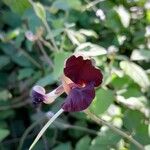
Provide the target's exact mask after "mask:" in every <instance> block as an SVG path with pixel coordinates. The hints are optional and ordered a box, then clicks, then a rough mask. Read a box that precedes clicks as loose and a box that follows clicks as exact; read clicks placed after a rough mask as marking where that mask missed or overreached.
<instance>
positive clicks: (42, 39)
mask: <svg viewBox="0 0 150 150" xmlns="http://www.w3.org/2000/svg"><path fill="white" fill-rule="evenodd" d="M39 40H40V41H41V42H42V43H43V45H44V46H46V47H47V48H48V49H50V50H51V51H54V50H53V49H54V48H53V46H52V45H51V44H50V42H47V41H46V40H44V38H42V37H41V38H39ZM51 51H50V52H51Z"/></svg>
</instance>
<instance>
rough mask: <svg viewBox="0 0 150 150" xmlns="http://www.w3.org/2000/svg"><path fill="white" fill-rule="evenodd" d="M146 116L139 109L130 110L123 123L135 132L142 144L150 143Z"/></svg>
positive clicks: (135, 136) (136, 137)
mask: <svg viewBox="0 0 150 150" xmlns="http://www.w3.org/2000/svg"><path fill="white" fill-rule="evenodd" d="M144 120H145V118H144V115H143V114H142V113H140V112H139V111H137V110H128V111H127V112H126V113H125V114H124V118H123V124H124V126H125V128H126V129H127V130H128V131H130V132H131V133H133V132H134V138H135V139H137V140H138V141H139V142H140V143H142V144H144V145H145V144H149V141H150V135H148V134H149V133H148V125H147V124H146V123H145V122H144Z"/></svg>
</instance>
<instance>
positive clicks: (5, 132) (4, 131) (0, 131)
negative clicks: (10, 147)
mask: <svg viewBox="0 0 150 150" xmlns="http://www.w3.org/2000/svg"><path fill="white" fill-rule="evenodd" d="M9 133H10V132H9V130H7V129H0V142H1V141H2V140H4V139H5V138H6V137H7V136H8V135H9Z"/></svg>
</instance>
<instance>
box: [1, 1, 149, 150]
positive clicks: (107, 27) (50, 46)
mask: <svg viewBox="0 0 150 150" xmlns="http://www.w3.org/2000/svg"><path fill="white" fill-rule="evenodd" d="M37 2H40V3H37ZM149 23H150V2H149V1H146V0H120V1H119V0H95V1H89V0H41V1H36V2H35V1H34V2H32V1H30V2H29V1H28V0H1V1H0V149H1V150H13V149H14V150H16V149H18V150H19V149H21V150H25V149H28V147H29V145H30V144H31V142H32V141H33V139H34V138H35V136H36V135H37V133H38V132H39V130H40V128H41V127H42V126H43V123H44V122H45V120H47V118H48V117H50V116H52V115H53V113H55V112H57V111H58V110H59V108H60V106H61V103H62V102H63V101H64V98H65V97H66V95H62V96H61V97H60V98H58V100H57V101H56V102H55V103H54V104H52V105H42V106H41V107H40V108H34V107H33V105H32V102H31V98H30V96H29V95H30V94H29V93H30V90H31V88H32V87H33V86H34V85H35V84H39V85H42V86H44V87H46V88H47V89H49V90H53V89H54V88H56V87H57V86H58V85H59V84H60V76H61V74H62V69H63V64H64V60H65V59H66V58H67V57H68V56H70V55H71V54H72V53H73V52H79V53H83V54H86V55H89V56H92V57H94V59H95V60H96V65H97V66H98V67H100V68H101V69H102V72H103V74H104V81H103V84H102V86H101V87H100V88H98V89H97V94H96V98H95V100H94V101H93V103H92V105H91V106H90V108H89V109H90V110H91V112H92V113H94V114H95V115H97V116H99V117H100V118H102V119H103V120H105V121H107V122H109V124H110V125H114V126H116V127H118V128H120V129H121V130H122V131H124V132H125V133H127V134H128V135H129V136H132V137H133V138H134V139H136V140H137V141H138V142H140V143H141V144H142V145H143V146H145V148H146V149H147V150H150V124H149V116H150V109H149V108H150V101H149V100H150V50H149V48H150V26H149ZM35 149H36V150H48V149H50V150H51V149H52V150H71V149H74V150H110V149H111V150H116V149H118V150H137V147H135V145H133V144H132V143H131V142H130V141H129V140H127V139H125V138H124V137H122V136H120V135H118V134H117V133H115V132H114V131H112V130H110V129H109V128H108V127H106V126H104V125H103V124H101V126H99V125H97V124H96V123H95V122H94V121H91V120H90V119H89V117H88V116H87V115H86V114H84V113H83V112H78V113H64V114H63V115H62V116H61V117H59V119H57V121H56V122H55V123H54V125H52V126H51V127H50V128H49V129H48V130H47V132H46V134H45V135H44V136H43V138H42V139H41V140H40V141H39V142H38V144H37V145H36V147H35Z"/></svg>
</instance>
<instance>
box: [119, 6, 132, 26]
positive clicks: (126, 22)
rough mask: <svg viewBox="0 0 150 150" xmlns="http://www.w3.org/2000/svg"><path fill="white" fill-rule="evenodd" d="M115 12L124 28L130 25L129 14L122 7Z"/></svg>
mask: <svg viewBox="0 0 150 150" xmlns="http://www.w3.org/2000/svg"><path fill="white" fill-rule="evenodd" d="M116 11H117V13H118V15H119V17H120V20H121V23H122V24H123V26H124V27H125V28H127V27H128V26H129V24H130V14H129V12H128V11H127V10H126V9H125V8H124V7H123V6H119V7H116Z"/></svg>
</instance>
